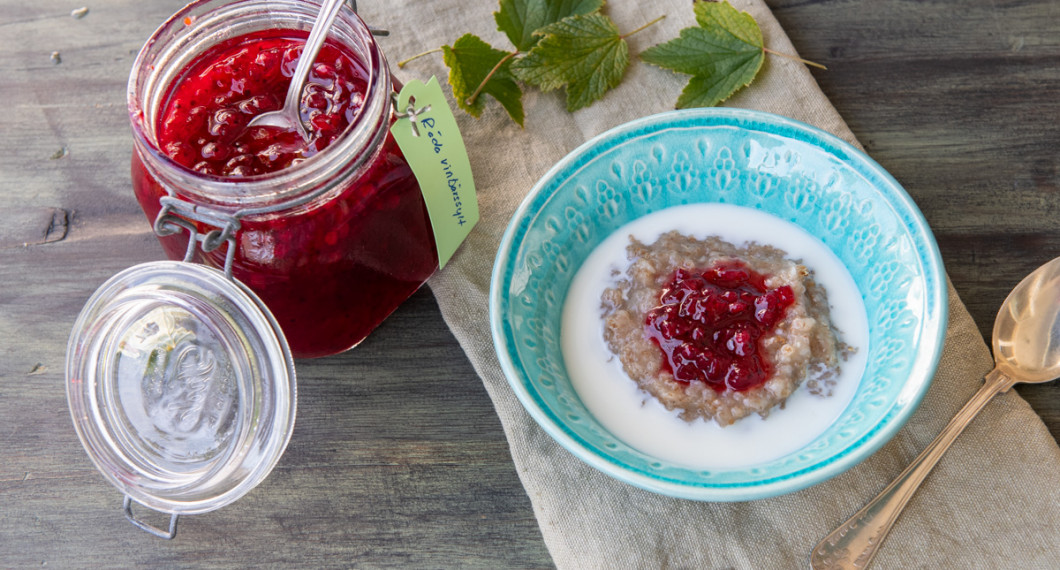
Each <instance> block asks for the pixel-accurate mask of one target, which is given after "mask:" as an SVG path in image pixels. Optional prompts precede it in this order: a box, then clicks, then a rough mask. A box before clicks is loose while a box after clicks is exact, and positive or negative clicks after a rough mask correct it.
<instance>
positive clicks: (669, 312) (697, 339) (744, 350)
mask: <svg viewBox="0 0 1060 570" xmlns="http://www.w3.org/2000/svg"><path fill="white" fill-rule="evenodd" d="M766 277H767V276H765V275H762V274H760V273H757V272H755V271H753V270H751V269H750V268H748V267H747V265H746V264H745V263H743V262H742V261H738V260H728V261H720V262H718V263H716V264H715V265H714V266H712V267H710V268H709V269H706V270H705V271H699V270H695V271H689V270H687V269H684V268H679V269H677V270H676V271H675V272H674V276H673V278H672V279H670V281H669V282H668V283H667V284H666V285H664V286H663V288H662V291H661V292H660V294H659V306H657V307H655V308H653V309H652V310H650V311H648V315H647V317H646V318H645V323H644V326H645V329H646V333H647V335H648V338H650V339H651V340H652V341H653V342H655V344H657V345H658V346H659V348H660V349H662V351H663V353H665V354H666V359H665V360H664V361H663V368H664V369H665V370H667V371H668V372H670V373H671V374H672V375H673V377H674V380H677V381H678V382H684V383H689V382H705V383H706V384H707V385H708V386H710V387H711V388H713V389H715V390H718V391H721V390H725V389H730V390H736V391H742V390H747V389H749V388H754V387H755V386H759V385H761V384H762V383H763V382H765V381H766V379H767V378H768V377H769V376H770V374H772V372H773V367H772V365H771V364H770V363H769V362H768V360H767V359H766V358H765V357H764V355H763V353H762V350H761V349H760V347H759V340H760V339H761V338H762V336H763V335H765V334H768V333H770V332H771V331H772V330H773V329H774V327H775V326H776V324H777V322H778V321H780V319H781V318H782V317H783V316H784V312H785V311H786V309H787V308H788V307H789V306H791V304H792V303H794V302H795V294H794V293H793V292H792V290H791V287H790V286H788V285H783V286H780V287H777V288H774V289H769V288H768V287H766V284H765V280H766Z"/></svg>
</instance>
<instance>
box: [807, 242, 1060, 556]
mask: <svg viewBox="0 0 1060 570" xmlns="http://www.w3.org/2000/svg"><path fill="white" fill-rule="evenodd" d="M993 345H994V369H993V370H991V371H990V372H989V373H988V374H987V375H986V382H985V383H984V384H983V387H982V388H980V389H979V391H978V392H976V394H975V395H974V396H972V398H971V399H970V400H968V403H967V404H965V405H964V407H963V408H961V411H960V412H957V415H956V416H954V418H953V419H952V420H950V423H949V424H948V425H947V426H946V427H945V428H944V429H943V430H942V432H941V433H940V434H939V435H938V437H936V438H935V441H933V442H931V444H930V445H928V446H927V448H926V449H924V451H923V452H921V453H920V455H919V456H917V458H916V459H915V460H913V463H912V464H910V465H909V467H907V468H906V469H905V471H903V472H902V473H901V475H899V476H898V478H897V479H895V480H894V481H893V482H892V483H891V484H890V485H889V486H888V487H887V488H886V489H884V490H883V491H882V492H881V493H880V494H879V495H878V496H877V497H876V498H875V499H873V500H872V502H870V503H869V504H868V505H865V507H864V508H863V509H861V510H860V511H858V512H857V514H855V515H854V516H853V517H851V518H850V520H848V521H847V522H845V523H843V524H842V525H840V526H839V528H837V529H836V530H834V531H832V533H831V534H829V535H828V536H826V537H825V538H824V540H822V541H821V542H820V543H819V544H818V545H817V546H816V547H814V549H813V552H812V553H811V554H810V566H812V567H813V568H814V569H815V570H820V569H823V568H829V569H832V568H851V569H853V568H858V569H864V568H866V567H867V566H868V565H869V563H870V562H871V561H872V558H873V557H874V556H875V555H876V551H877V549H878V548H879V546H880V544H881V543H882V542H883V539H884V538H886V536H887V533H888V531H890V530H891V527H892V526H893V525H894V522H895V520H897V519H898V516H899V515H900V514H901V513H902V509H903V508H904V507H905V505H906V504H907V503H908V502H909V499H911V498H912V496H913V493H915V492H916V490H917V488H918V487H919V486H920V483H921V482H923V480H924V478H925V477H927V475H928V473H930V472H931V469H932V468H933V467H934V466H935V464H936V463H938V461H939V458H941V457H942V454H943V453H945V452H946V450H947V449H949V447H950V444H952V443H953V440H955V439H956V438H957V436H958V435H960V433H961V431H963V430H964V427H965V426H967V425H968V423H969V422H971V421H972V419H973V418H974V417H975V416H976V414H978V413H979V411H980V410H982V409H983V406H985V405H986V404H987V402H989V401H990V400H991V399H992V398H993V397H994V396H995V395H997V394H999V393H1001V392H1007V391H1008V389H1009V388H1011V387H1012V386H1013V385H1014V384H1017V383H1019V382H1029V383H1040V382H1048V381H1050V380H1054V379H1056V378H1058V377H1060V257H1058V258H1056V259H1054V260H1052V261H1050V262H1049V263H1046V264H1045V265H1043V266H1041V267H1039V268H1038V269H1036V270H1034V273H1031V274H1030V275H1028V276H1027V277H1025V278H1024V279H1023V281H1020V283H1019V285H1016V288H1015V289H1013V290H1012V292H1011V293H1009V295H1008V298H1006V299H1005V302H1004V303H1002V304H1001V309H1000V310H999V311H998V313H997V319H996V320H995V321H994V333H993Z"/></svg>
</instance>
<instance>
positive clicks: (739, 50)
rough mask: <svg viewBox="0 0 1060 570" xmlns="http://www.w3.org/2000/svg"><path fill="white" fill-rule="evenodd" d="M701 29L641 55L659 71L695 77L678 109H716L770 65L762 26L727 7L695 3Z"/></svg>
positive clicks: (717, 3) (718, 3) (720, 3)
mask: <svg viewBox="0 0 1060 570" xmlns="http://www.w3.org/2000/svg"><path fill="white" fill-rule="evenodd" d="M693 9H694V10H695V13H696V22H697V23H698V24H699V26H700V27H698V28H685V29H683V30H681V34H680V35H679V36H678V37H677V38H676V39H673V40H670V41H669V42H666V43H664V44H659V45H657V46H653V47H650V48H648V49H647V50H645V51H644V52H642V53H641V54H640V57H641V59H643V60H644V61H646V62H648V63H650V64H652V65H657V66H659V67H664V68H666V69H672V70H674V71H677V72H679V73H685V74H688V75H691V76H692V79H691V80H689V82H688V85H686V86H685V88H684V90H683V91H682V92H681V95H680V97H679V98H678V99H677V107H678V108H679V109H683V108H687V107H711V106H714V105H717V104H718V103H720V102H722V101H724V100H726V99H728V98H729V97H730V96H731V95H732V94H733V93H735V92H736V91H738V90H739V89H740V88H742V87H746V86H747V85H749V84H750V83H751V81H753V80H754V78H755V76H756V75H758V70H759V69H761V68H762V62H763V61H765V43H764V42H763V40H762V30H761V29H760V28H759V27H758V23H757V22H755V20H754V18H752V17H751V15H750V14H748V13H747V12H739V11H737V10H736V8H733V7H732V5H730V4H729V3H728V2H696V3H695V4H694V5H693Z"/></svg>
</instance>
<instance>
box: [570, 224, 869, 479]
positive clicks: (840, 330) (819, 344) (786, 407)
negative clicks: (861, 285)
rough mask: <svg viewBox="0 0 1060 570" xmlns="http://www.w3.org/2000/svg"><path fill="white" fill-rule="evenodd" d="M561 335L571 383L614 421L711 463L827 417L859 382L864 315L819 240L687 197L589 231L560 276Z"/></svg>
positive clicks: (684, 460) (649, 446) (646, 443)
mask: <svg viewBox="0 0 1060 570" xmlns="http://www.w3.org/2000/svg"><path fill="white" fill-rule="evenodd" d="M682 304H683V305H684V308H683V310H682ZM723 312H724V314H722V313H723ZM697 319H698V320H697ZM707 322H709V323H710V324H711V325H712V326H707V325H706V324H705V323H707ZM560 344H561V346H562V352H563V358H564V365H565V367H566V368H567V373H568V375H569V377H570V379H571V383H572V385H573V387H574V389H575V392H576V393H577V394H578V397H579V398H580V399H581V400H582V402H583V403H584V404H585V406H586V408H587V409H588V410H589V412H590V413H592V415H593V416H594V417H595V418H596V420H597V421H599V422H600V424H601V425H602V426H603V427H604V428H606V429H607V430H608V431H610V432H611V433H612V434H613V435H614V436H615V437H617V438H619V439H621V440H622V441H624V442H625V443H626V444H628V445H630V446H632V447H634V448H636V449H639V450H640V451H642V452H644V453H647V454H649V455H652V456H654V457H658V458H660V459H663V460H667V461H672V462H674V463H676V464H680V465H685V466H688V467H692V468H698V469H719V468H730V467H741V466H748V465H754V464H758V463H763V462H767V461H771V460H774V459H777V458H780V457H783V456H785V455H788V454H790V453H794V452H797V451H798V450H799V449H801V448H803V447H805V446H806V445H808V444H809V443H810V442H812V441H813V440H814V438H816V437H817V436H818V435H819V434H820V433H822V432H824V431H825V430H826V429H827V428H828V427H829V426H830V425H831V424H832V423H833V422H834V421H835V419H836V418H837V417H839V416H840V415H841V414H842V412H843V409H844V408H845V407H846V405H847V404H848V403H849V402H850V400H851V398H852V397H853V395H854V393H855V391H856V390H857V385H858V382H859V380H860V378H861V374H862V371H863V370H864V367H865V361H866V357H865V353H866V352H867V346H868V321H867V318H866V314H865V308H864V305H863V303H862V300H861V296H860V293H859V292H858V289H857V287H856V285H855V284H854V281H853V278H852V277H851V276H850V274H849V272H848V271H847V269H846V267H845V266H844V265H843V264H842V262H841V261H839V259H838V258H837V257H836V256H835V254H834V253H832V251H831V250H830V249H828V248H827V247H826V246H825V245H824V244H823V243H821V242H820V240H818V239H817V238H815V237H814V236H812V235H810V234H808V233H807V232H806V231H805V230H803V229H801V228H799V227H798V226H796V225H795V224H792V223H790V222H786V221H784V220H782V219H779V218H776V217H775V216H773V215H771V214H767V213H764V212H761V211H758V210H754V209H750V208H745V207H740V206H733V205H727V204H693V205H686V206H676V207H672V208H667V209H665V210H661V211H658V212H655V213H652V214H649V215H646V216H644V217H641V218H639V219H637V220H634V221H633V222H630V223H629V224H627V225H625V226H623V227H622V228H620V229H619V230H617V231H615V232H614V233H612V234H611V235H610V236H609V237H607V238H606V239H605V240H604V241H603V242H601V243H600V244H599V245H597V246H596V248H595V249H594V250H593V251H592V253H591V254H590V255H589V257H588V258H587V259H586V260H585V262H584V263H583V264H582V266H581V267H580V268H579V269H578V271H577V273H576V274H575V276H574V279H573V280H572V282H571V286H570V288H569V290H568V292H567V297H566V300H565V301H564V307H563V316H562V326H561V333H560ZM685 345H692V346H685ZM848 347H849V348H848ZM668 349H669V350H668Z"/></svg>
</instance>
